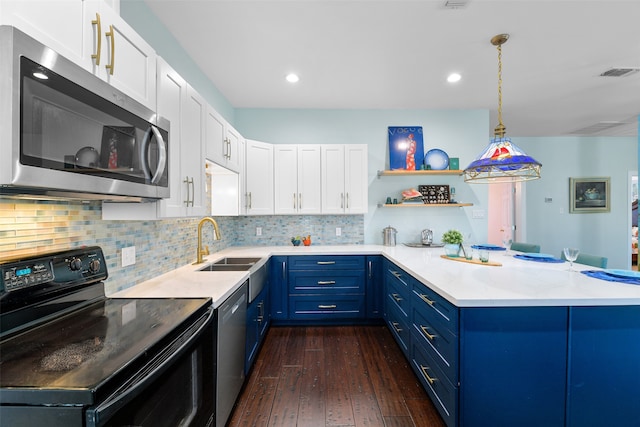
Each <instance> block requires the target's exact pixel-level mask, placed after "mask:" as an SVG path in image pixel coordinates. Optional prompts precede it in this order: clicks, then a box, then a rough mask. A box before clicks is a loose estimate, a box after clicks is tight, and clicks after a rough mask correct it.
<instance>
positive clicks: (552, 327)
mask: <svg viewBox="0 0 640 427" xmlns="http://www.w3.org/2000/svg"><path fill="white" fill-rule="evenodd" d="M566 355H567V308H566V307H515V308H509V307H500V308H463V309H460V366H459V372H460V400H459V406H460V412H459V417H460V424H459V425H463V426H466V425H468V426H480V425H488V426H507V425H509V426H519V427H524V426H531V427H534V426H535V427H538V426H545V427H552V426H563V425H564V422H565V397H566V372H567V362H566V360H567V357H566ZM585 425H594V424H585Z"/></svg>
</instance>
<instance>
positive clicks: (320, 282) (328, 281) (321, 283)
mask: <svg viewBox="0 0 640 427" xmlns="http://www.w3.org/2000/svg"><path fill="white" fill-rule="evenodd" d="M335 284H336V281H335V280H321V281H319V282H318V285H335Z"/></svg>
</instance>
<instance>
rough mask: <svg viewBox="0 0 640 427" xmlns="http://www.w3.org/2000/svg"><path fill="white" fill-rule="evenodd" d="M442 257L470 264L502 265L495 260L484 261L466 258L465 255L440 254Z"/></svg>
mask: <svg viewBox="0 0 640 427" xmlns="http://www.w3.org/2000/svg"><path fill="white" fill-rule="evenodd" d="M440 258H444V259H449V260H451V261H458V262H466V263H469V264H478V265H490V266H492V267H502V264H500V263H499V262H495V261H489V262H482V261H480V260H479V259H466V258H464V257H461V256H459V257H451V256H448V255H440Z"/></svg>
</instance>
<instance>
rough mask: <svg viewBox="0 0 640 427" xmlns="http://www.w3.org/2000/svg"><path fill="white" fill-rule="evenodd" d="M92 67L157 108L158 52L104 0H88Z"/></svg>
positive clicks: (87, 38)
mask: <svg viewBox="0 0 640 427" xmlns="http://www.w3.org/2000/svg"><path fill="white" fill-rule="evenodd" d="M83 3H84V25H85V26H84V28H85V36H84V40H85V55H84V56H85V58H88V59H89V60H90V63H89V64H88V65H89V69H90V70H91V72H93V73H94V74H96V75H97V76H99V77H100V78H101V79H103V80H106V81H107V82H109V83H110V84H111V85H112V86H113V87H115V88H117V89H119V90H121V91H122V92H124V93H126V94H127V95H128V96H130V97H131V98H133V99H135V100H136V101H138V102H140V103H141V104H144V105H145V106H147V107H149V108H151V109H155V106H156V53H155V51H154V50H153V48H152V47H151V45H149V44H148V43H147V42H146V41H145V40H144V39H143V38H142V37H141V36H140V35H139V34H138V33H136V32H135V31H134V30H133V28H131V26H129V24H127V23H126V22H125V20H124V19H122V18H121V17H120V16H119V15H118V14H117V13H116V12H115V11H114V10H113V9H112V8H111V7H110V6H109V5H108V4H107V3H105V2H104V1H103V0H84V1H83Z"/></svg>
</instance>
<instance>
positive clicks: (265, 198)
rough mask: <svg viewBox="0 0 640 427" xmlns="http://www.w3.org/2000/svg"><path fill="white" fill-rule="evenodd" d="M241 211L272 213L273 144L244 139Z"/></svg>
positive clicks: (247, 213) (256, 213)
mask: <svg viewBox="0 0 640 427" xmlns="http://www.w3.org/2000/svg"><path fill="white" fill-rule="evenodd" d="M245 155H246V157H245V182H244V191H245V194H244V196H245V197H244V203H243V209H242V211H243V213H244V214H246V215H273V212H274V210H273V145H272V144H267V143H266V142H260V141H252V140H250V139H247V140H246V154H245Z"/></svg>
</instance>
